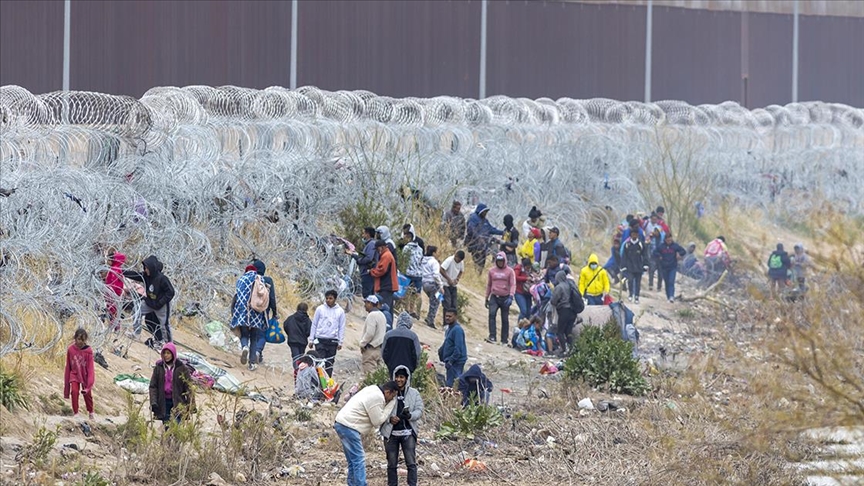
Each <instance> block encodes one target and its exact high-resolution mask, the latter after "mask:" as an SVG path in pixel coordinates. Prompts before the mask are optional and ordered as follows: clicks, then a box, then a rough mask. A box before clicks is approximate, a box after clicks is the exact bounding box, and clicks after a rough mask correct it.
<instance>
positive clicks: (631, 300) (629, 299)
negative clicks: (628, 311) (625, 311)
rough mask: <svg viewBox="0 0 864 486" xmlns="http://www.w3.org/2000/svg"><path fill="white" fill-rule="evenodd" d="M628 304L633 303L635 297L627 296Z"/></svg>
mask: <svg viewBox="0 0 864 486" xmlns="http://www.w3.org/2000/svg"><path fill="white" fill-rule="evenodd" d="M627 302H633V296H632V295H628V296H627ZM637 302H638V301H637Z"/></svg>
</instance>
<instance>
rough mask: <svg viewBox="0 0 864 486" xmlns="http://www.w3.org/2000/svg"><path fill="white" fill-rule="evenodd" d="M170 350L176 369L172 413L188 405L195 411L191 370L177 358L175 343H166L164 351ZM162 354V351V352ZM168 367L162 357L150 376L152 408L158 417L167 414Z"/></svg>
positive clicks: (173, 379) (173, 378)
mask: <svg viewBox="0 0 864 486" xmlns="http://www.w3.org/2000/svg"><path fill="white" fill-rule="evenodd" d="M166 349H167V350H168V351H170V352H171V354H173V355H174V369H173V371H172V372H171V399H172V401H173V403H174V405H173V407H174V408H173V410H172V413H177V411H178V410H177V407H178V406H181V405H186V406H188V407H189V409H188V412H194V411H195V395H194V394H193V392H192V387H191V385H192V376H191V370H190V369H189V367H188V366H186V364H185V363H183V361H180V360H179V359H178V358H177V348H176V347H174V344H173V343H165V346H162V351H165V350H166ZM160 355H161V353H160ZM167 368H168V367H167V366H166V365H165V363H164V362H163V361H162V360H161V359H160V360H159V361H157V362H156V366H154V367H153V375H152V376H151V377H150V408H151V409H154V407H155V410H153V414H154V415H155V416H156V417H157V418H162V417H164V416H165V398H166V395H165V373H166V369H167Z"/></svg>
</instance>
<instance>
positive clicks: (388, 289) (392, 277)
mask: <svg viewBox="0 0 864 486" xmlns="http://www.w3.org/2000/svg"><path fill="white" fill-rule="evenodd" d="M375 249H376V250H378V263H377V264H376V265H375V268H373V269H372V270H370V271H369V273H370V274H371V275H372V277H374V278H375V293H376V294H378V296H379V297H381V302H382V303H383V304H387V306H389V307H390V308H391V309H392V308H393V293H394V292H396V291H397V290H399V276H398V274H397V272H398V270H396V260H394V259H393V254H392V253H390V248H389V247H388V246H387V242H386V241H384V240H378V241H377V242H376V243H375Z"/></svg>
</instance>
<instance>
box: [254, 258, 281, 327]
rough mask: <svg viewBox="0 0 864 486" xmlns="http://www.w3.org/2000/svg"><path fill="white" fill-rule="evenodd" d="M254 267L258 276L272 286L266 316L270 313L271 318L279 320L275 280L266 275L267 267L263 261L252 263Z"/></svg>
mask: <svg viewBox="0 0 864 486" xmlns="http://www.w3.org/2000/svg"><path fill="white" fill-rule="evenodd" d="M252 265H253V266H254V267H255V270H256V271H257V272H258V275H260V276H261V280H263V281H264V283H265V284H267V285H269V286H270V304H269V305H268V306H267V313H265V314H268V313H269V317H272V318H274V319H278V318H279V317H278V316H279V314H278V311H277V310H276V287H275V286H274V285H273V279H272V278H270V277H268V276H266V275H264V274H265V273H266V272H267V265H265V264H264V262H262V261H261V260H255V261H254V262H252Z"/></svg>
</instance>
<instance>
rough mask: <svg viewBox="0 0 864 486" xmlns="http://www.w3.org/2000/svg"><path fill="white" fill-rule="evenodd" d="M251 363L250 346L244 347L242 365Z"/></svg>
mask: <svg viewBox="0 0 864 486" xmlns="http://www.w3.org/2000/svg"><path fill="white" fill-rule="evenodd" d="M248 361H249V346H243V351H241V352H240V364H246V363H247V362H248Z"/></svg>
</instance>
